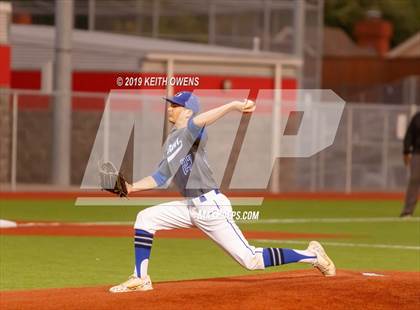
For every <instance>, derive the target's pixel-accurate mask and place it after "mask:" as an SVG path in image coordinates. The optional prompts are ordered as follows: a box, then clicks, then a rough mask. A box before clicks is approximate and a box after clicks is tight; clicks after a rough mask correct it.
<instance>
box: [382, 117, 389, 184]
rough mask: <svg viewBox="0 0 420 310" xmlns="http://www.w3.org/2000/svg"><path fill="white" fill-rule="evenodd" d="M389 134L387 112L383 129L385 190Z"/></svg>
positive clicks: (383, 177) (383, 178)
mask: <svg viewBox="0 0 420 310" xmlns="http://www.w3.org/2000/svg"><path fill="white" fill-rule="evenodd" d="M388 132H389V113H388V111H385V115H384V128H383V135H382V139H383V140H382V180H383V183H382V187H383V189H386V188H387V185H388V184H387V183H388V163H389V160H388V148H389V143H388Z"/></svg>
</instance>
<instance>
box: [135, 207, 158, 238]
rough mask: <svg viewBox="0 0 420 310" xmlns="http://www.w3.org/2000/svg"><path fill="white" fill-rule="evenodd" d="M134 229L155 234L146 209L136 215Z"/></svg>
mask: <svg viewBox="0 0 420 310" xmlns="http://www.w3.org/2000/svg"><path fill="white" fill-rule="evenodd" d="M134 228H135V229H142V230H145V231H147V232H149V233H151V234H153V233H154V232H155V229H154V228H153V225H152V224H151V221H150V215H149V212H147V209H145V210H142V211H140V212H139V213H137V218H136V222H135V223H134Z"/></svg>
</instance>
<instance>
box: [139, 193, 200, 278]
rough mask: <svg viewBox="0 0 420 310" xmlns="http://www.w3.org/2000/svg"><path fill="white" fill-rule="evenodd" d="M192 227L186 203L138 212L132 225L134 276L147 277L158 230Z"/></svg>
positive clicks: (172, 203)
mask: <svg viewBox="0 0 420 310" xmlns="http://www.w3.org/2000/svg"><path fill="white" fill-rule="evenodd" d="M191 226H192V223H191V219H190V215H189V212H188V205H187V201H185V200H184V201H172V202H168V203H163V204H160V205H157V206H154V207H150V208H147V209H144V210H142V211H140V212H139V213H138V214H137V219H136V222H135V224H134V231H135V234H134V254H135V265H134V274H135V275H136V276H137V277H145V276H147V268H148V265H149V257H150V252H151V249H152V244H153V237H154V234H155V232H156V231H158V230H170V229H174V228H189V227H191Z"/></svg>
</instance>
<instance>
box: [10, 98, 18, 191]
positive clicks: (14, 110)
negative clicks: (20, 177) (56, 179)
mask: <svg viewBox="0 0 420 310" xmlns="http://www.w3.org/2000/svg"><path fill="white" fill-rule="evenodd" d="M17 110H18V94H17V93H13V103H12V156H11V157H12V163H11V173H10V183H11V184H10V185H11V189H12V191H16V174H17V128H18V113H17V112H18V111H17Z"/></svg>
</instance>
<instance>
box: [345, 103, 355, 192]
mask: <svg viewBox="0 0 420 310" xmlns="http://www.w3.org/2000/svg"><path fill="white" fill-rule="evenodd" d="M346 108H347V109H348V112H347V147H346V193H351V182H352V161H353V108H352V107H351V106H350V105H347V107H346Z"/></svg>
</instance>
